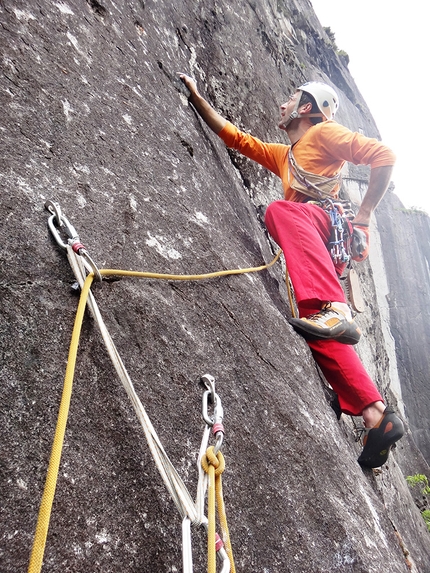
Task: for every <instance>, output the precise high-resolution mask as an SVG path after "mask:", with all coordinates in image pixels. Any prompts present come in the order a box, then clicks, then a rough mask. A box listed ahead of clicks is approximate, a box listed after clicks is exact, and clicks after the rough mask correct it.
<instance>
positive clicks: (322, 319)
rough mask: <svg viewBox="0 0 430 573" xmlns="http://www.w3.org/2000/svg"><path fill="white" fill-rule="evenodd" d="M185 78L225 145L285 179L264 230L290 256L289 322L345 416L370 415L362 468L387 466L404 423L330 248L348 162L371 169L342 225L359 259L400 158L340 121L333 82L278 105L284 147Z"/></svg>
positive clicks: (305, 88) (313, 85) (303, 89)
mask: <svg viewBox="0 0 430 573" xmlns="http://www.w3.org/2000/svg"><path fill="white" fill-rule="evenodd" d="M180 78H181V80H182V81H183V82H184V84H185V85H186V87H187V88H188V90H189V92H190V95H189V101H190V103H191V104H192V105H193V107H194V108H195V109H196V111H197V112H198V114H199V115H200V116H201V117H202V119H203V120H204V121H205V122H206V124H207V125H208V126H209V128H210V129H211V130H212V131H214V132H215V133H216V134H217V135H218V136H219V137H220V138H221V139H222V140H223V141H224V143H225V144H226V145H227V146H228V147H230V148H233V149H236V150H238V151H239V152H240V153H242V154H243V155H245V156H247V157H249V158H250V159H252V160H254V161H256V162H258V163H259V164H260V165H262V166H264V167H266V168H267V169H269V170H270V171H272V172H273V173H274V174H275V175H277V176H278V177H280V178H281V180H282V184H283V189H284V199H283V200H279V201H275V202H273V203H271V204H270V205H269V206H268V208H267V210H266V215H265V224H266V227H267V229H268V231H269V233H270V234H271V236H272V237H273V239H274V240H275V241H276V242H277V243H278V245H279V246H280V247H281V248H282V250H283V253H284V256H285V260H286V265H287V268H288V272H289V275H290V279H291V282H292V284H293V287H294V293H295V297H296V301H297V306H298V311H299V318H292V319H291V320H290V322H291V324H292V326H293V328H294V329H295V330H296V331H297V332H298V333H300V334H301V335H303V336H304V337H305V339H306V340H307V343H308V345H309V347H310V349H311V352H312V354H313V356H314V358H315V360H316V362H317V364H318V365H319V367H320V368H321V370H322V372H323V374H324V376H325V377H326V379H327V381H328V382H329V384H330V385H331V386H332V388H333V390H334V391H335V392H336V394H337V396H338V400H339V405H340V408H341V411H342V412H344V413H346V414H349V415H352V416H362V417H363V420H364V426H365V432H364V437H363V444H364V447H363V451H362V453H361V455H360V457H359V458H358V462H359V463H360V464H361V465H362V466H366V467H371V468H375V467H380V466H382V465H383V464H384V463H385V462H386V461H387V458H388V454H389V451H390V449H391V447H392V446H393V444H394V443H395V442H396V441H398V440H399V439H400V438H401V437H402V435H403V433H404V428H403V424H402V421H401V420H400V418H399V417H398V416H397V415H396V414H395V413H394V412H393V411H392V410H391V409H389V408H386V406H385V404H384V401H383V398H382V396H381V394H380V393H379V391H378V389H377V388H376V385H375V384H374V382H373V381H372V379H371V378H370V376H369V375H368V373H367V372H366V370H365V368H364V366H363V364H362V363H361V361H360V359H359V357H358V355H357V353H356V352H355V350H354V349H353V348H352V345H354V344H356V343H357V342H358V341H359V338H360V336H361V332H360V329H359V327H358V325H357V323H356V322H355V320H354V319H353V317H352V314H351V310H350V308H349V306H348V304H347V301H346V297H345V294H344V291H343V289H342V287H341V285H340V282H339V276H340V275H341V274H342V272H343V271H344V269H345V266H346V264H347V262H346V261H345V260H343V259H342V258H339V257H337V258H336V259H335V260H333V257H332V255H333V253H332V252H330V247H331V246H332V245H333V234H332V232H333V219H332V217H331V216H330V212H332V214H333V212H334V213H335V214H339V216H340V214H341V211H342V209H341V207H339V206H337V207H336V206H335V205H334V201H335V200H336V198H337V196H338V191H339V188H340V172H341V169H342V167H343V165H344V163H345V162H347V161H348V162H351V163H354V164H356V165H359V164H364V165H370V167H371V172H370V180H369V184H368V189H367V192H366V193H365V195H364V197H363V200H362V203H361V206H360V208H359V210H358V212H357V214H356V215H355V217H354V218H353V219H352V220H351V221H347V220H346V218H344V219H343V220H342V221H343V223H342V225H343V226H344V227H345V228H346V231H347V234H348V241H349V245H351V243H353V244H355V245H356V249H355V253H354V255H355V256H354V259H357V260H364V259H365V258H366V257H367V255H368V246H369V224H370V220H371V216H372V213H373V211H374V209H375V208H376V207H377V205H378V204H379V202H380V201H381V199H382V197H383V195H384V193H385V192H386V190H387V188H388V185H389V182H390V178H391V173H392V169H393V165H394V162H395V156H394V154H393V152H392V151H391V150H390V149H389V148H388V147H386V146H385V145H383V144H382V143H381V142H379V141H378V140H376V139H373V138H369V137H365V136H364V135H362V134H360V133H355V132H352V131H350V130H349V129H347V128H346V127H344V126H342V125H340V124H338V123H337V122H335V121H334V119H333V118H334V115H335V113H336V111H337V109H338V106H339V99H338V96H337V94H336V92H335V91H334V90H333V88H332V87H331V86H329V85H327V84H324V83H321V82H308V83H305V84H304V85H302V86H300V87H299V88H297V90H295V91H294V93H293V94H292V95H291V96H290V97H289V98H288V100H287V101H286V102H285V103H284V104H282V105H281V106H280V119H279V123H278V127H279V128H280V129H281V130H284V131H285V132H286V133H287V135H288V138H289V140H290V145H285V144H280V143H266V142H263V141H260V140H259V139H257V138H256V137H254V136H252V135H250V134H248V133H244V132H241V131H239V129H237V128H236V127H235V126H234V125H233V124H232V123H231V122H229V121H227V120H226V119H225V118H224V117H222V116H221V115H220V114H219V113H217V111H216V110H215V109H214V108H213V107H212V106H211V105H210V104H209V103H208V102H207V100H205V99H204V98H203V97H202V96H201V94H200V93H199V91H198V89H197V85H196V82H195V81H194V79H193V78H191V77H189V76H187V75H186V74H181V75H180ZM333 209H334V210H335V211H333ZM343 245H344V243H342V249H343ZM347 248H348V247H347ZM344 252H346V251H344Z"/></svg>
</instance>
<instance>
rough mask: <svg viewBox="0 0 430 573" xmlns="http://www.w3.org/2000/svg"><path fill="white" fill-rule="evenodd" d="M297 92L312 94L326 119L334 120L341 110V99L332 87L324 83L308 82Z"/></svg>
mask: <svg viewBox="0 0 430 573" xmlns="http://www.w3.org/2000/svg"><path fill="white" fill-rule="evenodd" d="M297 91H301V92H306V93H308V94H310V95H311V96H312V97H313V98H314V100H315V101H316V104H317V106H318V109H319V110H320V112H321V113H322V114H323V115H324V117H325V118H326V119H333V118H334V115H335V113H336V111H337V110H338V108H339V98H338V96H337V93H336V92H335V91H334V89H333V88H332V87H331V86H329V85H327V84H323V83H322V82H307V83H305V84H303V85H302V86H300V87H299V88H297ZM299 99H300V98H299Z"/></svg>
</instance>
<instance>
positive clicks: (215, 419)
mask: <svg viewBox="0 0 430 573" xmlns="http://www.w3.org/2000/svg"><path fill="white" fill-rule="evenodd" d="M201 380H202V382H203V383H204V385H205V386H206V388H207V390H206V391H205V392H204V393H203V399H202V417H203V419H204V421H205V422H206V424H207V425H208V426H211V427H212V429H213V430H212V431H213V433H214V435H215V439H216V441H215V446H214V454H215V455H216V454H217V453H218V452H219V450H220V449H221V446H222V443H223V440H224V426H223V423H222V421H223V419H224V409H223V407H222V404H221V398H220V397H219V396H218V394H217V393H216V392H215V379H214V377H213V376H211V375H210V374H205V375H204V376H202V377H201ZM209 400H211V402H212V404H213V411H214V413H213V416H212V417H211V416H210V415H209Z"/></svg>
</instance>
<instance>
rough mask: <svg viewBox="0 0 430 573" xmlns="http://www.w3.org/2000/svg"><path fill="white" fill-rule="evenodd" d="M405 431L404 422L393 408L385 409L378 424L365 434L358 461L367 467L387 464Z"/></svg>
mask: <svg viewBox="0 0 430 573" xmlns="http://www.w3.org/2000/svg"><path fill="white" fill-rule="evenodd" d="M404 433H405V429H404V426H403V422H402V421H401V419H400V418H399V417H398V416H396V414H395V413H394V412H393V411H391V410H385V412H384V415H383V417H382V418H381V420H380V422H379V424H378V426H376V427H374V428H370V429H369V430H368V432H366V435H365V436H364V439H363V443H364V448H363V451H362V452H361V455H360V457H359V458H358V460H357V461H358V463H359V464H360V465H361V466H364V467H367V468H379V467H381V466H382V465H384V464H385V462H386V461H387V459H388V454H389V453H390V450H391V448H392V447H393V445H394V444H395V443H396V442H397V441H398V440H400V438H401V437H402V436H403V434H404Z"/></svg>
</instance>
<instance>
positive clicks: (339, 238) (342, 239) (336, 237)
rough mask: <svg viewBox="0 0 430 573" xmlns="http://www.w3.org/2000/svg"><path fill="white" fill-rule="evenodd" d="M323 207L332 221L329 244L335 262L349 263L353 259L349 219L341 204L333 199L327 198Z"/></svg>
mask: <svg viewBox="0 0 430 573" xmlns="http://www.w3.org/2000/svg"><path fill="white" fill-rule="evenodd" d="M322 208H323V209H324V211H326V213H328V215H329V217H330V221H331V229H332V231H331V237H330V242H329V244H328V246H327V248H328V250H329V251H330V255H331V258H332V259H333V262H334V263H335V264H340V263H348V262H349V261H350V260H351V255H350V253H349V250H350V248H349V238H350V232H349V227H348V219H347V218H346V216H345V215H344V213H343V212H341V211H340V208H339V204H336V203H334V202H333V201H332V200H331V199H326V200H325V201H324V203H323V204H322ZM342 211H343V210H342Z"/></svg>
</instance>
